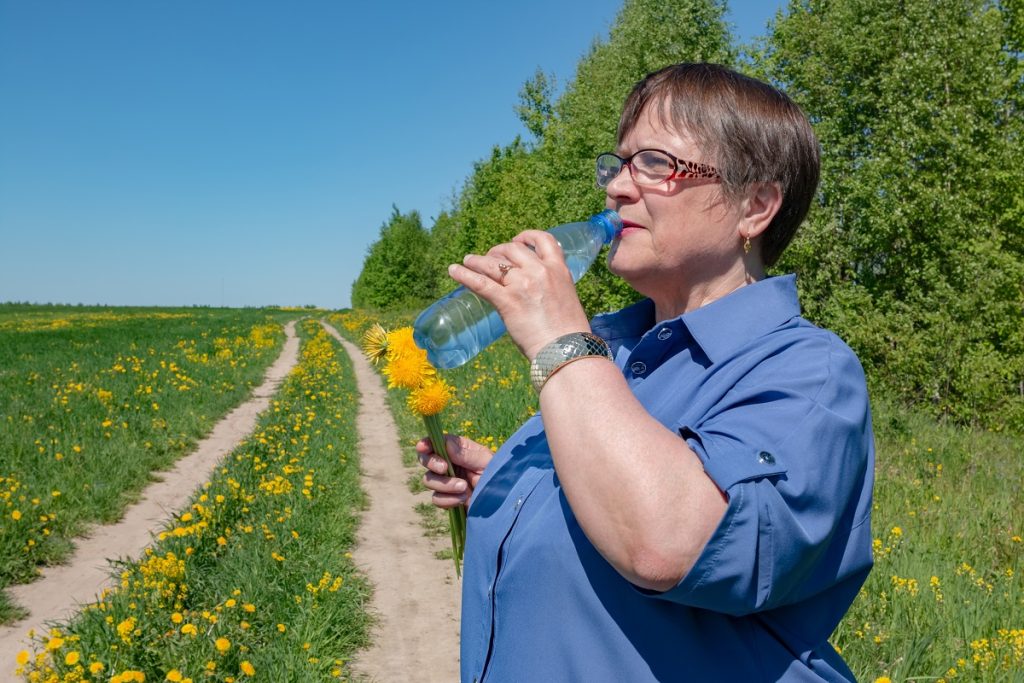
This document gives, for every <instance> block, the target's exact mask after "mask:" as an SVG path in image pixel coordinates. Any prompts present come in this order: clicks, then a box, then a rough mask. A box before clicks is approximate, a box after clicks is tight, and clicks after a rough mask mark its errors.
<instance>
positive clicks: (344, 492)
mask: <svg viewBox="0 0 1024 683" xmlns="http://www.w3.org/2000/svg"><path fill="white" fill-rule="evenodd" d="M300 329H301V334H302V337H303V347H302V357H301V361H300V365H299V366H298V367H297V368H296V369H295V370H294V371H293V372H292V373H291V374H290V375H289V376H288V378H287V380H286V382H285V383H284V385H283V386H282V389H281V391H280V392H279V394H278V396H276V397H275V400H274V401H273V403H272V407H271V408H270V409H269V410H268V411H267V412H266V413H264V415H263V416H262V417H261V419H260V422H259V425H258V426H257V429H256V432H255V433H254V434H253V435H252V436H251V437H250V438H249V439H248V440H247V441H245V442H244V443H242V444H240V445H239V446H238V447H237V448H236V449H235V450H234V451H233V452H232V453H231V454H230V455H229V456H228V457H227V458H226V459H225V460H224V462H223V463H222V466H221V467H220V468H219V469H218V470H217V472H216V474H215V475H214V476H213V477H212V478H211V480H210V481H209V483H208V484H206V485H205V486H204V488H203V490H202V491H201V493H200V494H198V495H196V496H195V497H193V499H192V503H191V505H190V506H189V507H187V508H185V509H184V510H183V511H181V512H180V513H179V514H178V515H176V516H175V517H174V519H172V520H171V521H170V523H169V524H168V526H167V528H166V530H165V531H164V532H163V533H162V534H161V535H160V537H159V539H158V540H157V541H156V542H155V543H154V544H153V545H152V546H151V548H150V549H148V550H147V552H146V555H145V557H144V558H142V560H141V561H138V562H128V563H125V564H123V565H122V566H121V568H120V570H119V571H120V576H121V584H120V587H119V588H118V589H116V590H114V591H113V592H111V593H109V594H107V595H106V596H104V597H103V599H102V600H101V601H100V602H98V603H96V604H94V605H91V606H89V607H87V608H85V609H83V610H82V611H81V612H80V613H79V614H78V615H76V616H75V617H74V618H73V619H72V620H71V621H70V623H68V624H65V625H63V626H61V627H60V629H59V631H57V632H51V633H50V634H43V635H41V636H40V638H39V647H38V653H37V654H35V655H34V656H33V657H31V658H30V661H29V663H28V665H27V669H29V671H36V672H38V674H39V676H40V679H41V680H51V679H52V680H56V681H64V680H69V681H70V680H93V679H92V677H91V676H90V675H89V673H88V672H89V667H90V666H96V667H99V665H100V664H102V673H101V674H99V675H97V676H96V678H95V679H96V680H104V681H108V680H112V679H111V677H112V676H114V678H117V676H121V678H120V679H118V680H131V679H132V678H131V677H132V676H134V674H131V676H125V675H124V674H125V673H126V672H129V673H130V672H135V671H139V672H142V673H143V674H144V675H145V680H147V681H163V680H165V677H166V676H167V675H168V673H169V672H171V671H174V670H176V671H178V672H179V673H180V674H181V676H182V677H188V678H191V679H192V680H193V681H200V680H201V681H231V680H243V679H245V670H246V668H247V667H248V666H251V667H252V668H253V670H254V672H255V680H266V681H313V680H336V679H339V678H347V677H348V673H347V668H346V661H347V660H348V659H349V658H350V657H351V656H352V654H353V653H354V652H355V651H356V650H357V649H358V648H359V647H361V646H363V645H365V644H366V642H367V632H368V626H369V617H368V616H367V614H366V612H365V609H364V605H365V603H366V600H367V598H368V594H369V589H368V586H367V584H366V582H365V580H364V579H363V578H362V577H361V576H360V575H359V573H358V572H357V570H356V569H355V567H354V565H353V563H352V560H351V556H350V554H349V552H348V551H349V550H350V549H351V547H352V545H353V543H354V540H355V528H356V525H357V523H358V516H359V513H360V511H361V510H362V509H363V507H364V506H365V498H364V495H363V493H362V491H361V490H360V488H359V464H358V455H357V452H356V447H357V443H358V439H357V435H356V428H355V419H356V411H354V410H353V409H352V406H353V405H354V404H355V403H356V401H357V391H356V388H355V379H354V375H353V373H352V371H351V365H350V363H349V360H348V357H347V356H346V355H345V354H344V352H342V351H341V350H340V348H339V347H338V346H337V345H336V344H335V343H334V342H333V340H331V339H330V338H329V337H328V336H327V335H326V334H325V333H324V332H323V331H322V330H321V328H320V327H319V325H318V324H317V323H315V322H312V321H306V322H304V323H302V324H301V325H300ZM221 639H223V640H221ZM218 641H220V644H221V646H222V649H219V648H218ZM71 653H77V654H76V655H73V656H72V657H71V661H74V660H77V661H74V663H71V664H69V663H67V662H68V661H69V659H68V656H69V655H70V654H71ZM243 662H247V664H243ZM26 673H29V672H26ZM76 676H84V678H76ZM139 680H141V679H139Z"/></svg>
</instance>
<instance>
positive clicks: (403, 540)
mask: <svg viewBox="0 0 1024 683" xmlns="http://www.w3.org/2000/svg"><path fill="white" fill-rule="evenodd" d="M324 327H325V329H327V331H328V332H330V333H331V334H332V335H333V336H334V337H335V338H337V339H338V340H339V341H341V343H342V345H343V346H344V347H345V350H346V351H347V352H348V354H349V356H350V357H351V358H352V363H353V365H354V366H355V373H356V381H357V382H358V383H359V393H360V394H361V400H360V405H359V417H358V429H359V452H360V453H361V454H362V455H361V457H362V460H361V464H362V473H363V475H362V483H363V489H364V490H365V491H366V492H367V494H368V496H369V499H370V504H369V508H368V509H367V511H366V512H365V513H364V515H363V522H362V524H361V525H360V527H359V544H358V546H357V547H356V550H355V551H354V552H353V556H354V559H355V561H356V563H357V564H358V566H359V567H360V568H361V569H362V570H363V571H365V572H366V573H367V575H368V576H369V578H370V581H371V582H372V583H373V586H374V591H373V600H372V601H371V605H370V607H371V611H372V612H373V613H374V615H375V616H376V618H377V620H378V622H377V627H376V629H375V632H374V634H373V645H372V646H371V647H370V648H369V649H368V650H366V651H364V652H362V653H360V654H359V655H358V656H357V657H356V660H355V661H354V662H353V663H352V670H353V671H354V672H355V673H356V674H357V675H360V676H364V677H366V678H367V679H369V680H371V681H377V682H379V683H392V682H393V681H418V682H423V683H431V682H433V681H437V682H438V683H451V682H452V681H458V680H459V637H458V635H459V614H460V604H461V603H460V598H461V586H460V584H459V583H458V581H457V580H456V579H455V571H454V568H453V567H452V563H451V561H450V560H439V559H437V558H436V557H435V553H436V551H438V550H440V549H441V548H443V547H444V546H445V544H446V543H447V542H448V541H447V537H445V538H443V539H441V540H437V539H430V538H426V537H425V536H424V535H423V530H422V528H421V526H420V521H419V517H418V515H417V514H416V512H415V510H414V506H415V505H416V503H417V502H419V501H429V500H430V495H429V494H428V493H422V494H419V495H417V496H414V495H413V494H412V493H410V492H409V487H408V486H407V484H406V481H407V480H408V478H409V474H408V472H409V471H408V470H407V469H406V468H405V467H404V466H403V465H402V453H401V448H400V446H399V441H398V433H397V430H396V429H395V423H394V420H393V419H392V417H391V412H390V411H389V410H388V406H387V403H386V400H385V397H384V391H385V390H384V386H383V383H382V382H381V380H380V377H379V376H378V375H377V373H375V372H374V371H373V368H372V367H370V364H369V362H368V361H367V360H366V359H365V358H364V357H363V354H362V353H360V351H359V349H358V348H357V347H356V346H355V345H353V344H351V343H350V342H348V341H346V340H344V339H342V338H341V336H340V335H339V334H338V332H337V330H334V329H333V328H331V327H330V326H329V325H325V326H324Z"/></svg>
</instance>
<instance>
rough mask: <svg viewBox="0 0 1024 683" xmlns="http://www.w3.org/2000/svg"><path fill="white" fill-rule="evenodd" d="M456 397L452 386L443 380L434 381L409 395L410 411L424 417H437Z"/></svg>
mask: <svg viewBox="0 0 1024 683" xmlns="http://www.w3.org/2000/svg"><path fill="white" fill-rule="evenodd" d="M454 395H455V392H454V391H453V390H452V388H451V386H449V385H448V383H447V382H445V381H444V380H443V379H440V378H438V379H434V380H431V381H429V382H426V383H424V384H423V385H422V386H420V387H418V388H416V389H414V390H413V391H412V393H410V394H409V400H408V403H409V410H411V411H412V412H414V413H416V414H417V415H422V416H424V417H427V416H430V415H437V414H438V413H440V412H441V411H442V410H444V409H445V406H447V405H448V402H449V401H450V400H451V399H452V397H453V396H454Z"/></svg>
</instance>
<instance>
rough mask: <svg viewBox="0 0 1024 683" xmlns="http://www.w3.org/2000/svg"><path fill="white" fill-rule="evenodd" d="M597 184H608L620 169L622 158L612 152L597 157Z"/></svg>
mask: <svg viewBox="0 0 1024 683" xmlns="http://www.w3.org/2000/svg"><path fill="white" fill-rule="evenodd" d="M596 170H597V186H598V187H608V184H609V183H611V182H612V180H614V179H615V176H617V175H619V171H621V170H622V160H621V159H619V158H618V157H617V156H615V155H614V154H608V153H605V154H601V155H600V156H598V157H597V168H596Z"/></svg>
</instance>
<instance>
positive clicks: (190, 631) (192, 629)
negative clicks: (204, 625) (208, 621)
mask: <svg viewBox="0 0 1024 683" xmlns="http://www.w3.org/2000/svg"><path fill="white" fill-rule="evenodd" d="M181 632H182V634H184V635H186V636H194V635H195V634H196V633H198V632H199V629H197V628H196V625H195V624H185V625H184V626H182V627H181Z"/></svg>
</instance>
